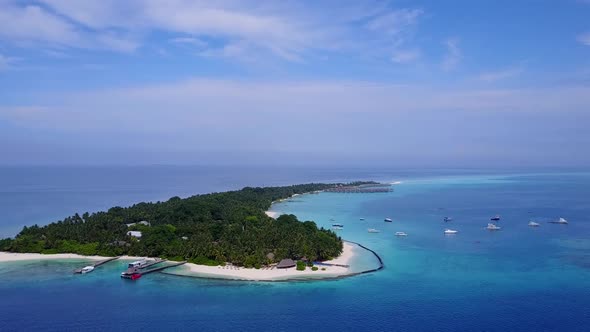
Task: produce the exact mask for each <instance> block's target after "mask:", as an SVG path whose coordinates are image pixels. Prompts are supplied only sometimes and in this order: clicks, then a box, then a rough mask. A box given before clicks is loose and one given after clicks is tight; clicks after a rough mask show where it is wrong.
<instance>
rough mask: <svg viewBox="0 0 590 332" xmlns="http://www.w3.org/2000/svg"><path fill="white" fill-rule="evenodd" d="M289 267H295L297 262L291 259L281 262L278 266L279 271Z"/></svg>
mask: <svg viewBox="0 0 590 332" xmlns="http://www.w3.org/2000/svg"><path fill="white" fill-rule="evenodd" d="M289 267H295V262H294V261H293V260H292V259H290V258H286V259H283V260H281V261H280V262H279V264H278V265H277V269H286V268H289Z"/></svg>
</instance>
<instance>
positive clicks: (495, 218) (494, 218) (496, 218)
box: [490, 214, 500, 221]
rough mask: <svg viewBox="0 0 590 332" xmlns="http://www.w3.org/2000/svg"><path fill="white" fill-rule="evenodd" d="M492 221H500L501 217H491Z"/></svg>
mask: <svg viewBox="0 0 590 332" xmlns="http://www.w3.org/2000/svg"><path fill="white" fill-rule="evenodd" d="M490 220H493V221H500V215H498V214H497V215H495V216H493V217H491V218H490Z"/></svg>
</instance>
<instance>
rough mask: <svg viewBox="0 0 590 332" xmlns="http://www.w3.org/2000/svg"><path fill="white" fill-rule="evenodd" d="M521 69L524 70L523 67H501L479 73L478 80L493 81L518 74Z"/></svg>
mask: <svg viewBox="0 0 590 332" xmlns="http://www.w3.org/2000/svg"><path fill="white" fill-rule="evenodd" d="M523 71H524V68H523V67H514V68H507V69H502V70H498V71H491V72H485V73H481V74H480V75H479V77H478V79H479V80H480V81H484V82H495V81H499V80H503V79H507V78H511V77H515V76H518V75H520V74H522V72H523Z"/></svg>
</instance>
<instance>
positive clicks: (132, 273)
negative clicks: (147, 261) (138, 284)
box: [121, 267, 141, 280]
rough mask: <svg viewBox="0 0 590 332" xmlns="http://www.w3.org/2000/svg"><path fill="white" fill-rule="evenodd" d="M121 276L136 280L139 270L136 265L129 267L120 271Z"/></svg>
mask: <svg viewBox="0 0 590 332" xmlns="http://www.w3.org/2000/svg"><path fill="white" fill-rule="evenodd" d="M121 278H125V279H131V280H136V279H139V278H141V272H139V269H138V268H136V267H130V268H128V269H127V271H125V272H122V273H121Z"/></svg>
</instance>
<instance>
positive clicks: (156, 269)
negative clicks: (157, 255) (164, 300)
mask: <svg viewBox="0 0 590 332" xmlns="http://www.w3.org/2000/svg"><path fill="white" fill-rule="evenodd" d="M158 263H161V261H160V262H158ZM183 264H186V261H182V262H176V263H173V264H168V265H165V266H159V267H156V268H153V269H149V270H145V271H144V270H142V271H141V274H142V275H144V274H148V273H152V272H158V271H162V270H165V269H169V268H171V267H176V266H180V265H183ZM152 265H154V264H152Z"/></svg>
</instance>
